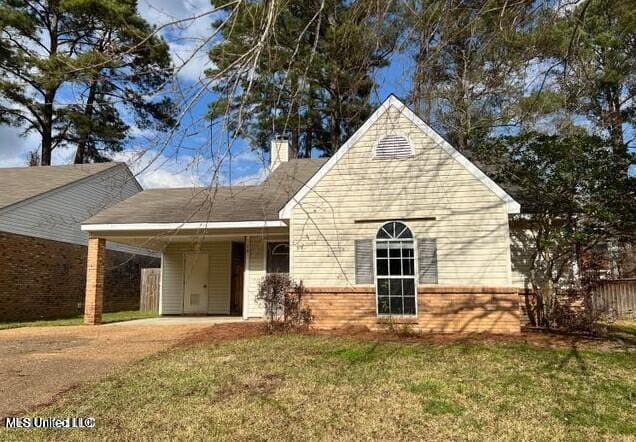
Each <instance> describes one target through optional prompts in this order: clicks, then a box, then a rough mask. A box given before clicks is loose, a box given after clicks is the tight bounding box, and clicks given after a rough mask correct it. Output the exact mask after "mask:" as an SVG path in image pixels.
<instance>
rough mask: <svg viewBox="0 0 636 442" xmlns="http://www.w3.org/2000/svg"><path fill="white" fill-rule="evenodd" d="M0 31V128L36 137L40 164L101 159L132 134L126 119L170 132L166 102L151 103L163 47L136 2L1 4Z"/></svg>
mask: <svg viewBox="0 0 636 442" xmlns="http://www.w3.org/2000/svg"><path fill="white" fill-rule="evenodd" d="M0 25H1V29H2V39H0V41H1V43H0V74H1V75H0V96H1V98H2V100H0V122H1V123H9V124H14V125H16V126H21V127H23V128H24V132H25V133H26V132H30V131H37V132H38V133H39V134H40V135H41V139H42V154H41V161H42V164H50V162H51V152H52V151H53V149H55V148H57V147H74V148H76V155H75V162H77V163H82V162H90V161H104V160H107V159H108V154H109V153H112V152H118V151H121V150H122V148H123V143H124V141H125V140H126V138H127V136H128V134H129V129H130V127H129V124H130V120H128V119H127V118H124V116H123V115H124V114H128V115H131V118H132V119H133V120H134V122H135V124H136V125H137V126H138V127H139V128H141V129H155V130H165V129H166V128H168V127H169V126H171V125H172V124H174V121H173V119H172V115H173V102H172V101H171V100H170V99H169V98H163V99H157V98H156V93H157V92H158V91H160V90H161V89H163V87H164V85H165V84H166V82H167V81H168V80H169V79H170V77H171V74H172V68H171V61H170V55H169V51H168V46H167V45H166V43H165V42H164V41H163V40H162V39H161V38H159V37H157V36H156V35H154V33H153V28H152V27H151V26H150V25H149V24H148V23H146V22H145V21H144V20H143V19H142V18H141V17H140V16H139V15H138V14H137V2H136V0H29V1H26V0H0ZM64 95H66V98H64ZM68 95H70V96H72V98H69V97H68ZM125 120H127V121H125Z"/></svg>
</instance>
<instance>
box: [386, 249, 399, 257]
mask: <svg viewBox="0 0 636 442" xmlns="http://www.w3.org/2000/svg"><path fill="white" fill-rule="evenodd" d="M401 251H402V249H390V250H389V257H391V258H399V257H400V256H402V254H401V253H400V252H401Z"/></svg>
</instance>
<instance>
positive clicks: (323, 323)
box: [305, 286, 520, 334]
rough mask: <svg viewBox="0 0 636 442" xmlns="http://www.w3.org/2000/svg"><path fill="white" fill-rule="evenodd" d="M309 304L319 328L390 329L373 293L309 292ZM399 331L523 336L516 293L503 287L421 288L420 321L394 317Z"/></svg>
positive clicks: (358, 290) (371, 290) (370, 290)
mask: <svg viewBox="0 0 636 442" xmlns="http://www.w3.org/2000/svg"><path fill="white" fill-rule="evenodd" d="M307 291H308V293H307V295H306V297H305V302H306V304H307V305H308V306H309V307H310V308H311V309H312V312H313V315H314V323H313V326H314V327H316V328H319V329H331V328H339V327H366V328H369V329H372V330H379V329H383V328H384V329H386V328H387V327H388V318H387V317H378V316H377V315H376V305H375V289H374V288H373V287H369V288H349V289H346V288H308V289H307ZM391 321H392V322H393V324H394V325H396V326H398V327H407V328H409V329H411V330H413V331H417V332H433V333H502V334H507V333H519V332H520V322H519V295H518V292H517V289H514V288H512V289H511V288H501V287H444V286H435V287H429V286H422V287H419V288H418V315H417V317H393V318H391Z"/></svg>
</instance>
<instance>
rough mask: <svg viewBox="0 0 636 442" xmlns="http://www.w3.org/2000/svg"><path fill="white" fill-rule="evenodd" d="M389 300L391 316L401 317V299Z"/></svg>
mask: <svg viewBox="0 0 636 442" xmlns="http://www.w3.org/2000/svg"><path fill="white" fill-rule="evenodd" d="M390 299H391V314H392V315H401V314H402V313H403V310H402V297H397V298H390Z"/></svg>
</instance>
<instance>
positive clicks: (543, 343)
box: [307, 327, 636, 350]
mask: <svg viewBox="0 0 636 442" xmlns="http://www.w3.org/2000/svg"><path fill="white" fill-rule="evenodd" d="M307 333H308V334H310V335H317V336H335V337H348V338H355V339H364V340H372V341H381V342H403V343H428V344H440V345H441V344H451V343H523V344H528V345H532V346H535V347H542V348H571V347H572V346H583V347H591V348H595V349H600V350H617V349H625V348H636V347H635V346H633V345H631V344H630V343H629V342H625V341H621V340H616V339H609V338H597V337H593V336H585V335H572V334H566V333H556V332H546V331H542V330H533V329H527V330H522V332H521V334H518V335H501V334H489V333H475V334H465V333H448V334H425V333H422V334H399V333H395V332H388V331H386V332H384V331H371V330H369V329H367V328H360V327H355V328H341V329H334V330H310V331H308V332H307Z"/></svg>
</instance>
